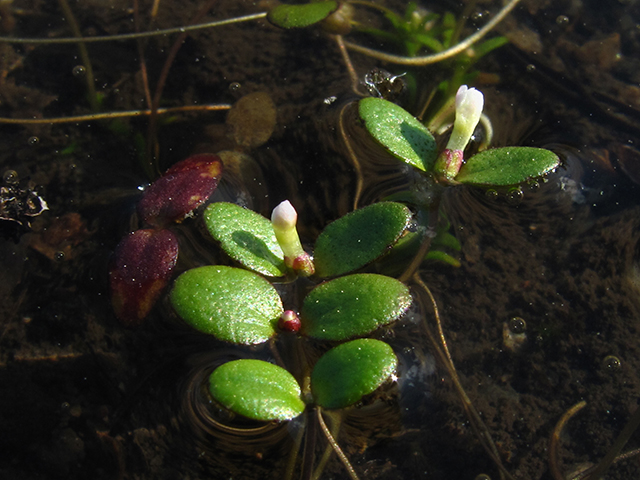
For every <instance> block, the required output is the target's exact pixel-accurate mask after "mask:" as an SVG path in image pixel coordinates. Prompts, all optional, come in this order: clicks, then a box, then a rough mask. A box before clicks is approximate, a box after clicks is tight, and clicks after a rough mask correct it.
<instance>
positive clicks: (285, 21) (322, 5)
mask: <svg viewBox="0 0 640 480" xmlns="http://www.w3.org/2000/svg"><path fill="white" fill-rule="evenodd" d="M337 9H338V2H335V1H326V2H311V3H304V4H302V5H286V4H282V5H278V6H276V7H274V8H272V9H271V10H269V12H268V13H267V20H269V22H271V23H272V24H273V25H275V26H276V27H280V28H304V27H308V26H310V25H313V24H315V23H318V22H321V21H322V20H324V19H325V18H327V17H328V16H329V15H331V14H332V13H333V12H335V11H336V10H337Z"/></svg>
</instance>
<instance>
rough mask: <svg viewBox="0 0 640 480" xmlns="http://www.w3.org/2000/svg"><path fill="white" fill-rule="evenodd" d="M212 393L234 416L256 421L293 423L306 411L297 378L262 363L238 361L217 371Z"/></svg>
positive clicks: (210, 383) (212, 382)
mask: <svg viewBox="0 0 640 480" xmlns="http://www.w3.org/2000/svg"><path fill="white" fill-rule="evenodd" d="M209 392H211V396H212V397H213V398H214V399H215V400H216V401H218V402H219V403H221V404H222V405H223V406H224V407H226V408H228V409H229V410H231V411H232V412H235V413H237V414H239V415H244V416H245V417H248V418H252V419H254V420H262V421H271V420H280V421H284V420H291V419H292V418H295V417H297V416H298V415H300V414H301V413H302V412H303V411H304V408H305V404H304V402H303V401H302V398H301V393H300V385H298V382H296V379H295V378H293V375H291V374H290V373H289V372H287V371H286V370H285V369H284V368H281V367H278V366H277V365H273V364H271V363H268V362H263V361H262V360H251V359H242V360H234V361H232V362H228V363H225V364H224V365H222V366H220V367H218V368H216V369H215V370H214V371H213V373H212V374H211V375H210V376H209Z"/></svg>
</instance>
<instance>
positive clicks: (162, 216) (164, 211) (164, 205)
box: [138, 154, 222, 226]
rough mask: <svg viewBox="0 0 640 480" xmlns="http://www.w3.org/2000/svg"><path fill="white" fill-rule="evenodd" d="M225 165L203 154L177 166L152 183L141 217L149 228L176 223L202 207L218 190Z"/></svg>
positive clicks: (145, 198)
mask: <svg viewBox="0 0 640 480" xmlns="http://www.w3.org/2000/svg"><path fill="white" fill-rule="evenodd" d="M221 174H222V161H221V160H220V158H219V157H218V156H217V155H213V154H201V155H192V156H191V157H189V158H187V159H185V160H182V161H181V162H178V163H176V164H175V165H174V166H173V167H171V168H170V169H169V170H167V171H166V173H165V174H164V175H162V177H160V178H159V179H158V180H156V181H155V182H153V183H152V184H151V185H150V186H149V188H147V190H146V191H145V192H144V195H143V196H142V199H141V200H140V203H138V214H139V215H140V218H141V219H142V221H143V222H144V223H146V224H148V225H154V226H162V225H164V224H165V223H167V222H177V221H181V220H183V219H184V218H185V216H186V215H187V214H188V213H189V212H191V211H192V210H194V209H195V208H197V207H199V206H200V205H202V204H203V203H204V202H206V201H207V199H208V198H209V197H210V196H211V194H212V193H213V192H214V191H215V189H216V187H217V186H218V180H219V179H220V175H221Z"/></svg>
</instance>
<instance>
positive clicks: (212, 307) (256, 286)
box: [170, 265, 283, 345]
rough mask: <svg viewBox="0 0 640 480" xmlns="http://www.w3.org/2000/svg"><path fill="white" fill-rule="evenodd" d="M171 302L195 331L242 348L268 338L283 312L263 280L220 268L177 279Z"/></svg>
mask: <svg viewBox="0 0 640 480" xmlns="http://www.w3.org/2000/svg"><path fill="white" fill-rule="evenodd" d="M170 300H171V305H173V308H174V309H175V311H176V312H177V313H178V315H180V317H182V319H183V320H184V321H185V322H187V323H188V324H189V325H191V326H192V327H193V328H195V329H196V330H199V331H200V332H203V333H208V334H210V335H213V336H215V337H216V338H218V339H220V340H224V341H226V342H232V343H238V344H242V345H252V344H256V343H262V342H266V341H267V340H268V339H269V338H271V337H272V336H273V335H274V334H275V326H276V325H277V322H278V319H279V318H280V315H282V312H283V309H282V301H281V300H280V296H279V295H278V292H276V289H275V288H273V286H272V285H271V284H270V283H269V282H267V281H266V280H265V279H264V278H262V277H260V276H259V275H256V274H255V273H252V272H248V271H247V270H242V269H240V268H233V267H225V266H220V265H212V266H207V267H199V268H194V269H192V270H188V271H186V272H184V273H183V274H182V275H180V276H179V277H178V278H177V279H176V281H175V284H174V286H173V290H172V291H171V295H170Z"/></svg>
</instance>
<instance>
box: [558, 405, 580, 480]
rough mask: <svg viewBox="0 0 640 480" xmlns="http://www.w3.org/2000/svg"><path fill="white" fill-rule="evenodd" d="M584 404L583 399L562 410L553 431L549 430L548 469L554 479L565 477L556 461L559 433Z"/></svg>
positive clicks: (559, 479)
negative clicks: (562, 413) (562, 412)
mask: <svg viewBox="0 0 640 480" xmlns="http://www.w3.org/2000/svg"><path fill="white" fill-rule="evenodd" d="M586 404H587V402H585V401H584V400H583V401H582V402H579V403H576V404H575V405H574V406H573V407H571V408H570V409H569V410H567V411H566V412H564V415H562V417H560V420H558V423H557V424H556V426H555V428H554V429H553V432H551V438H550V439H549V470H551V475H553V478H554V480H564V479H565V476H564V475H563V474H562V472H561V470H560V464H559V462H558V448H559V445H560V435H561V434H562V429H563V428H564V426H565V425H566V424H567V422H568V421H569V420H571V418H572V417H573V416H574V415H575V414H576V413H578V412H579V411H580V410H582V409H583V408H584V406H585V405H586Z"/></svg>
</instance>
